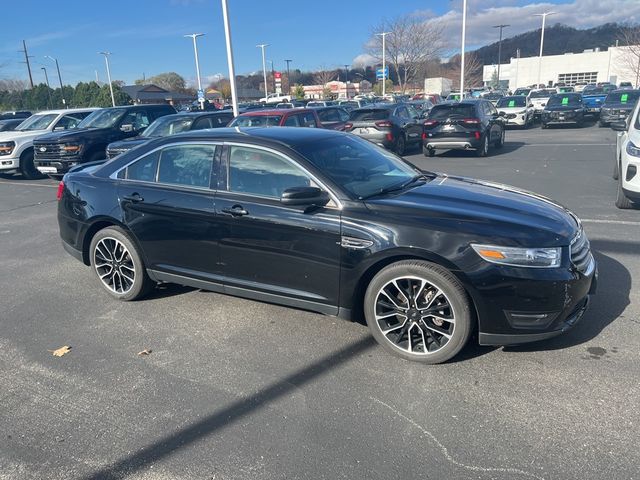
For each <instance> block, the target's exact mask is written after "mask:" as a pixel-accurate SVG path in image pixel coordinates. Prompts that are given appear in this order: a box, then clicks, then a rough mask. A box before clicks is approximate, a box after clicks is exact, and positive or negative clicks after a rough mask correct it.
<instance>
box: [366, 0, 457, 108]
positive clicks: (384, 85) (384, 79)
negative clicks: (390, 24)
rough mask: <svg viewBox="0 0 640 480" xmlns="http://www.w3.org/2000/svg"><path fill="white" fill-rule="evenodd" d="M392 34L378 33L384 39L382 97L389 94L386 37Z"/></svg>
mask: <svg viewBox="0 0 640 480" xmlns="http://www.w3.org/2000/svg"><path fill="white" fill-rule="evenodd" d="M465 1H466V0H465ZM390 33H391V32H382V33H376V35H378V36H380V37H382V96H383V97H384V96H385V95H386V93H387V73H386V52H387V44H386V41H385V37H386V36H387V35H389V34H390Z"/></svg>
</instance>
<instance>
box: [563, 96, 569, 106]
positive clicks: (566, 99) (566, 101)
mask: <svg viewBox="0 0 640 480" xmlns="http://www.w3.org/2000/svg"><path fill="white" fill-rule="evenodd" d="M562 105H569V97H562Z"/></svg>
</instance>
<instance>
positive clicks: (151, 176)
mask: <svg viewBox="0 0 640 480" xmlns="http://www.w3.org/2000/svg"><path fill="white" fill-rule="evenodd" d="M159 157H160V151H155V152H153V153H150V154H148V155H145V156H144V157H142V158H141V159H140V160H138V161H136V162H134V163H132V164H131V165H129V166H128V167H127V168H126V171H125V170H122V171H121V172H125V173H124V178H126V179H127V180H137V181H140V182H155V181H156V171H157V170H158V158H159ZM118 178H122V177H120V175H118Z"/></svg>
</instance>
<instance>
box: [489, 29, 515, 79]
mask: <svg viewBox="0 0 640 480" xmlns="http://www.w3.org/2000/svg"><path fill="white" fill-rule="evenodd" d="M510 26H511V25H507V24H501V25H494V26H493V28H499V29H500V40H499V41H498V88H500V62H501V61H502V29H503V28H506V27H510Z"/></svg>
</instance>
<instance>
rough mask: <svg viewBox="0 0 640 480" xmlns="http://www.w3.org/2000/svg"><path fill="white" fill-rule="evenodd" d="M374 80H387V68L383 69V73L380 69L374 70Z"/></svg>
mask: <svg viewBox="0 0 640 480" xmlns="http://www.w3.org/2000/svg"><path fill="white" fill-rule="evenodd" d="M376 78H389V67H384V73H383V71H382V69H381V68H378V69H377V70H376Z"/></svg>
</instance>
